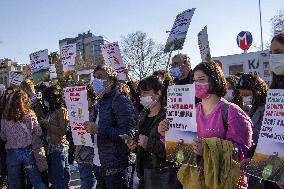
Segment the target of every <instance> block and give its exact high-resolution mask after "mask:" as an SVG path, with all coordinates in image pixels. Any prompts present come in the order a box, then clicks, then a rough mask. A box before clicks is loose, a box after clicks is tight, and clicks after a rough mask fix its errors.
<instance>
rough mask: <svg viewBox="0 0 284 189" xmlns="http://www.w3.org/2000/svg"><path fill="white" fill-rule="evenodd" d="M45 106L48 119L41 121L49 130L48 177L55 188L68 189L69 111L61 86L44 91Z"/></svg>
mask: <svg viewBox="0 0 284 189" xmlns="http://www.w3.org/2000/svg"><path fill="white" fill-rule="evenodd" d="M42 95H43V101H44V105H45V106H46V108H47V109H48V114H47V117H46V119H42V120H40V124H41V126H42V127H43V128H44V129H46V130H47V142H48V152H47V163H48V176H49V180H50V182H51V184H52V187H53V188H56V189H67V188H69V182H70V168H69V162H68V146H69V142H68V141H67V137H66V133H67V131H68V128H69V118H68V113H67V109H66V108H65V106H64V100H63V95H62V92H61V89H60V87H59V86H51V87H48V88H47V89H45V90H44V91H43V94H42Z"/></svg>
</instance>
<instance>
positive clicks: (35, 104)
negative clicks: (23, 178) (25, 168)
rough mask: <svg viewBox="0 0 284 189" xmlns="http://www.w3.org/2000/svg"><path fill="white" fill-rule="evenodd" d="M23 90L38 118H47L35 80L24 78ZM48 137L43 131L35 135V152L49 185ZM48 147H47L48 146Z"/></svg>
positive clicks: (42, 174)
mask: <svg viewBox="0 0 284 189" xmlns="http://www.w3.org/2000/svg"><path fill="white" fill-rule="evenodd" d="M20 88H21V90H23V91H24V92H26V93H27V94H28V96H29V100H30V102H31V103H30V106H31V108H32V109H33V111H34V112H35V114H36V117H37V119H39V120H41V119H44V118H45V116H46V115H45V110H44V106H43V104H42V101H41V100H42V99H41V93H38V94H36V91H35V86H34V84H33V82H32V81H31V80H29V79H26V80H24V81H23V82H22V83H21V85H20ZM42 139H43V140H44V142H45V139H46V132H45V131H43V134H42V136H41V138H40V137H37V136H34V135H33V152H34V156H35V159H36V164H37V166H38V169H39V171H40V172H41V176H42V179H43V181H44V184H45V185H46V186H48V184H49V183H48V174H47V169H48V166H47V161H46V152H45V148H44V144H43V143H44V142H43V141H42ZM46 149H47V148H46ZM27 188H32V186H31V183H30V182H29V180H28V181H27V186H26V189H27Z"/></svg>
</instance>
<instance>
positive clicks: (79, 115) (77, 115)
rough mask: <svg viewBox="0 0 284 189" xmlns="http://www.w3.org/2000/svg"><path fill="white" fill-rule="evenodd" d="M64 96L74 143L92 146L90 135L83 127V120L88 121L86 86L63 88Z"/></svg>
mask: <svg viewBox="0 0 284 189" xmlns="http://www.w3.org/2000/svg"><path fill="white" fill-rule="evenodd" d="M64 97H65V103H66V106H67V110H68V115H69V120H70V126H71V131H72V137H73V142H74V144H75V145H84V146H91V147H93V143H92V140H91V135H90V134H89V133H87V132H86V130H85V129H84V127H83V124H84V122H85V121H89V110H88V100H87V89H86V87H85V86H76V87H67V88H64Z"/></svg>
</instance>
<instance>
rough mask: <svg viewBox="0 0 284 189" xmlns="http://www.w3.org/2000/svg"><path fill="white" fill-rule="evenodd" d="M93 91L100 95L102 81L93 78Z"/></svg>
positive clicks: (102, 89) (102, 86) (102, 87)
mask: <svg viewBox="0 0 284 189" xmlns="http://www.w3.org/2000/svg"><path fill="white" fill-rule="evenodd" d="M93 90H94V92H95V93H102V92H103V91H104V80H102V79H97V78H95V79H94V80H93Z"/></svg>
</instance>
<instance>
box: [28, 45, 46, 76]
mask: <svg viewBox="0 0 284 189" xmlns="http://www.w3.org/2000/svg"><path fill="white" fill-rule="evenodd" d="M30 68H31V72H32V73H35V72H38V71H40V70H45V69H49V59H48V50H47V49H45V50H41V51H37V52H34V53H31V54H30Z"/></svg>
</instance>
